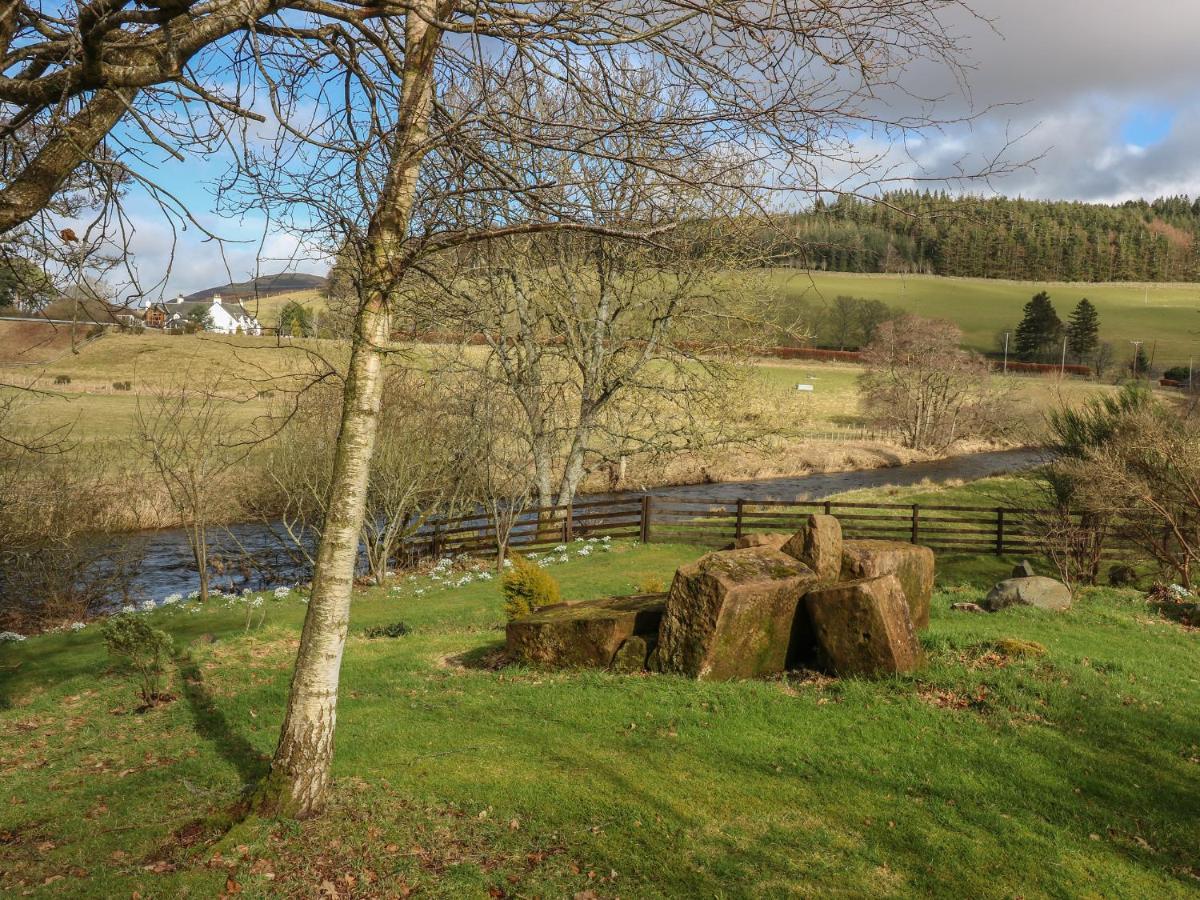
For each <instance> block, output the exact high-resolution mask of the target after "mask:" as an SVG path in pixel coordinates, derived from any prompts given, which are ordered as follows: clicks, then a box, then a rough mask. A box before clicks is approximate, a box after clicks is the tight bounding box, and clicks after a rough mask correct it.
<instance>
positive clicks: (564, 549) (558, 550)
mask: <svg viewBox="0 0 1200 900" xmlns="http://www.w3.org/2000/svg"><path fill="white" fill-rule="evenodd" d="M550 552H551V553H566V552H567V545H566V544H559V545H558V546H557V547H555V548H554V549H553V550H551V551H550Z"/></svg>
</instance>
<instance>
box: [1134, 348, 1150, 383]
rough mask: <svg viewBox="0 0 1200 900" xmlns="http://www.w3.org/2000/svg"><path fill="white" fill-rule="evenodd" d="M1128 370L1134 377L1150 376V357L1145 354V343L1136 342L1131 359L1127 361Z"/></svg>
mask: <svg viewBox="0 0 1200 900" xmlns="http://www.w3.org/2000/svg"><path fill="white" fill-rule="evenodd" d="M1129 371H1130V374H1132V375H1133V377H1134V378H1149V377H1150V358H1149V357H1148V356H1146V345H1145V344H1138V345H1137V351H1136V352H1135V353H1134V355H1133V359H1131V360H1130V361H1129Z"/></svg>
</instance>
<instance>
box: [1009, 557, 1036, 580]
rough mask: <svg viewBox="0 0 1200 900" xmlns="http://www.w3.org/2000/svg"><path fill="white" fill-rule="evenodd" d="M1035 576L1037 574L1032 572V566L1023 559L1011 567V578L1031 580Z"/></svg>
mask: <svg viewBox="0 0 1200 900" xmlns="http://www.w3.org/2000/svg"><path fill="white" fill-rule="evenodd" d="M1035 575H1037V572H1035V571H1033V564H1032V563H1031V562H1030V561H1029V560H1027V559H1023V560H1021V561H1020V562H1019V563H1017V564H1016V565H1015V566H1013V570H1012V577H1013V578H1033V577H1034V576H1035Z"/></svg>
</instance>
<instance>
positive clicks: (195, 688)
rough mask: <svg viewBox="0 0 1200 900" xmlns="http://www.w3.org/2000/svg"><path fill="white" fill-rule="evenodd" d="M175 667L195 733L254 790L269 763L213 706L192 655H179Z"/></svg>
mask: <svg viewBox="0 0 1200 900" xmlns="http://www.w3.org/2000/svg"><path fill="white" fill-rule="evenodd" d="M176 663H177V665H178V666H179V674H180V675H182V676H183V698H184V700H185V701H186V702H187V705H188V711H189V712H190V713H191V716H192V722H193V724H194V726H195V729H196V733H197V734H198V735H200V737H202V738H204V739H205V740H206V741H209V742H210V743H211V744H212V745H213V747H214V748H215V749H216V751H217V753H218V755H220V756H221V758H222V759H224V760H226V761H227V762H228V763H230V764H231V765H232V766H233V767H234V768H235V769H236V770H237V772H238V774H239V775H240V776H241V778H242V782H243V784H244V785H245V787H246V788H247V789H249V788H251V787H253V786H254V785H255V784H256V783H257V782H258V781H259V780H260V779H261V778H263V777H264V776H265V775H266V774H267V768H268V764H269V760H268V759H267V757H265V756H264V755H262V754H261V753H259V752H258V751H257V750H255V749H254V746H253V745H252V744H251V743H250V742H249V741H248V740H246V738H244V737H242V736H241V735H240V734H238V733H237V731H235V730H234V728H233V727H232V726H231V725H230V724H229V720H228V719H227V718H226V717H225V714H224V713H223V712H221V710H220V709H219V708H218V707H217V705H216V704H215V703H214V702H213V696H212V694H211V693H210V692H209V690H208V688H207V687H205V684H204V675H203V674H202V673H201V671H200V667H199V666H197V665H196V661H195V660H194V659H192V657H191V654H188V653H184V654H181V655H180V656H179V657H178V658H177V660H176Z"/></svg>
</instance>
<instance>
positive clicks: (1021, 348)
mask: <svg viewBox="0 0 1200 900" xmlns="http://www.w3.org/2000/svg"><path fill="white" fill-rule="evenodd" d="M1024 313H1025V315H1024V317H1023V318H1022V319H1021V322H1020V324H1019V325H1017V332H1016V335H1015V343H1016V350H1017V358H1018V359H1023V360H1025V361H1026V362H1036V361H1038V360H1041V359H1043V358H1044V357H1045V356H1046V354H1047V353H1048V352H1049V351H1050V350H1051V349H1052V348H1053V347H1054V345H1055V344H1057V343H1058V342H1059V340H1060V339H1061V337H1062V327H1063V326H1062V321H1061V320H1060V319H1059V318H1058V313H1056V312H1055V311H1054V304H1053V303H1051V302H1050V295H1049V294H1047V293H1046V292H1045V291H1040V292H1039V293H1037V294H1035V295H1034V296H1033V299H1032V300H1030V301H1029V302H1028V303H1026V304H1025V309H1024Z"/></svg>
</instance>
